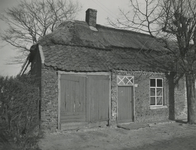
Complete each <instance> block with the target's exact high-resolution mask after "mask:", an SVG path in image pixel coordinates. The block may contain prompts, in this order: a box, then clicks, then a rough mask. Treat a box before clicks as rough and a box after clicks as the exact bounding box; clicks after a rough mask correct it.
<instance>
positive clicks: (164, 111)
mask: <svg viewBox="0 0 196 150" xmlns="http://www.w3.org/2000/svg"><path fill="white" fill-rule="evenodd" d="M41 75H42V76H41V77H42V101H41V106H42V107H41V111H42V115H41V119H42V126H43V127H44V128H46V129H48V130H50V131H55V130H56V129H57V124H58V75H57V71H55V70H54V69H53V68H50V67H43V68H42V72H41ZM117 75H131V76H134V82H135V84H138V86H137V87H134V91H135V92H134V98H135V116H134V121H135V122H146V121H161V120H168V115H169V110H168V99H169V97H168V89H169V88H168V83H167V79H166V78H165V75H164V74H162V73H148V72H140V71H137V72H131V71H130V72H126V71H113V72H112V74H111V80H112V82H111V101H112V104H111V107H112V108H111V120H110V124H111V125H115V124H116V120H117V110H118V86H117ZM150 78H163V86H164V99H165V106H166V107H163V108H157V109H152V108H150V100H149V83H150V82H149V81H150ZM183 83H184V82H183V81H180V82H179V87H178V88H177V89H176V94H175V98H176V110H178V112H180V111H181V110H184V108H185V107H184V104H185V102H184V85H183ZM176 114H177V115H179V113H176Z"/></svg>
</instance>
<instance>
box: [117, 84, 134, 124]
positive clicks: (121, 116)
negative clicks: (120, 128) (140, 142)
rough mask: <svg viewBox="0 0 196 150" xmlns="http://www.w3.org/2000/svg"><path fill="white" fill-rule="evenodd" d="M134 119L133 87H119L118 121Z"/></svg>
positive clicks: (124, 121) (123, 121)
mask: <svg viewBox="0 0 196 150" xmlns="http://www.w3.org/2000/svg"><path fill="white" fill-rule="evenodd" d="M131 121H133V87H132V86H119V87H118V122H119V123H126V122H131Z"/></svg>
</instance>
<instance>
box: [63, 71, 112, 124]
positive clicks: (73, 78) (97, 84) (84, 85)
mask: <svg viewBox="0 0 196 150" xmlns="http://www.w3.org/2000/svg"><path fill="white" fill-rule="evenodd" d="M109 83H110V79H109V75H88V74H85V75H76V74H63V75H61V77H60V123H61V124H64V123H73V122H74V123H75V122H88V123H95V122H102V121H108V119H109V93H110V92H109V91H110V86H109Z"/></svg>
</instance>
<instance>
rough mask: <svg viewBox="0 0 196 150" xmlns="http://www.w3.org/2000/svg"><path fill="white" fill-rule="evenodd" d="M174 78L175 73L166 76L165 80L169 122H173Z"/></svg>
mask: <svg viewBox="0 0 196 150" xmlns="http://www.w3.org/2000/svg"><path fill="white" fill-rule="evenodd" d="M174 76H175V73H170V74H169V75H167V79H168V83H169V119H170V120H175V95H174V89H175V84H174Z"/></svg>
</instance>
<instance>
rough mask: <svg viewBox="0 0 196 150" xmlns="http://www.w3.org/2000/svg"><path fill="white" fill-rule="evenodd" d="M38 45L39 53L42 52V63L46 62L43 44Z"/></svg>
mask: <svg viewBox="0 0 196 150" xmlns="http://www.w3.org/2000/svg"><path fill="white" fill-rule="evenodd" d="M38 46H39V53H40V57H41V63H42V64H44V62H45V57H44V52H43V50H42V46H41V45H38Z"/></svg>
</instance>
